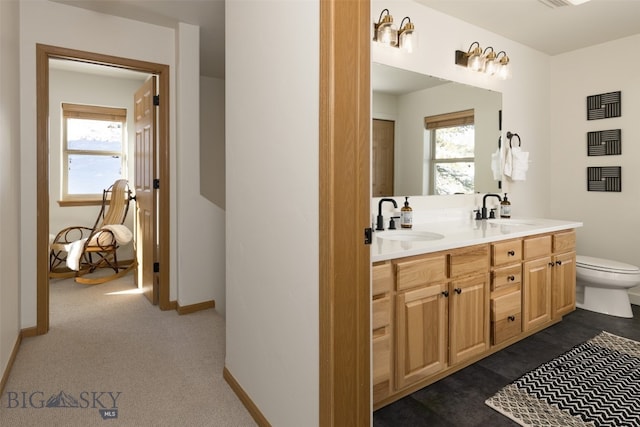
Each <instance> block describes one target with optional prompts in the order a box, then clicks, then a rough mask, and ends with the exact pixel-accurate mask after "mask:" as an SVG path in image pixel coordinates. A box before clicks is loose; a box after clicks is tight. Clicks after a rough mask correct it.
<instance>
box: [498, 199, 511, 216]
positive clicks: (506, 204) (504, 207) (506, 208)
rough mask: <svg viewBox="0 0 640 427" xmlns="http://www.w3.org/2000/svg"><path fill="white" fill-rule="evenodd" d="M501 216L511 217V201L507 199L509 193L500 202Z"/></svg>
mask: <svg viewBox="0 0 640 427" xmlns="http://www.w3.org/2000/svg"><path fill="white" fill-rule="evenodd" d="M500 218H511V202H510V201H509V199H507V193H504V198H503V199H502V202H500Z"/></svg>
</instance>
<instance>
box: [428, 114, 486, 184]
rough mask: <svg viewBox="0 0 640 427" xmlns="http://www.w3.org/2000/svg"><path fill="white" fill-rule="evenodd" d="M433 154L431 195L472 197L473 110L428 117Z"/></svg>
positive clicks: (429, 159) (430, 161) (430, 159)
mask: <svg viewBox="0 0 640 427" xmlns="http://www.w3.org/2000/svg"><path fill="white" fill-rule="evenodd" d="M425 127H426V129H427V131H428V139H429V142H430V150H429V152H430V155H429V157H428V158H427V159H425V166H426V167H428V168H429V170H430V173H429V174H425V175H427V176H429V177H430V178H431V179H430V181H429V194H473V193H474V177H475V167H474V162H475V154H474V152H475V128H474V111H473V110H465V111H458V112H455V113H447V114H440V115H437V116H430V117H425Z"/></svg>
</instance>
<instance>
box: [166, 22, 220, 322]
mask: <svg viewBox="0 0 640 427" xmlns="http://www.w3.org/2000/svg"><path fill="white" fill-rule="evenodd" d="M178 28H179V32H178V37H177V40H176V45H177V48H178V49H177V51H178V55H179V58H178V61H177V73H178V75H179V76H180V79H179V81H178V88H177V108H178V111H179V112H180V114H179V116H178V141H179V143H178V147H177V151H178V152H177V162H178V165H177V168H178V176H179V179H178V182H177V185H178V187H177V191H178V192H177V199H176V203H177V205H178V207H179V217H178V248H179V250H178V253H177V257H178V269H179V270H178V275H179V279H180V287H179V291H178V304H179V305H180V306H187V305H191V304H196V303H199V302H203V301H210V300H213V299H215V300H216V307H217V308H218V310H219V311H221V312H222V313H224V310H225V308H224V307H225V302H224V210H222V209H220V208H219V207H217V206H216V205H214V204H213V203H211V201H209V200H207V199H206V198H205V197H203V196H202V195H201V194H200V181H201V178H200V177H201V173H200V160H199V157H200V135H201V132H200V66H199V64H200V63H199V46H200V45H199V43H200V35H199V27H197V26H195V25H189V24H183V23H180V24H179V27H178ZM217 102H218V103H219V102H220V99H218V100H217ZM218 105H220V104H218Z"/></svg>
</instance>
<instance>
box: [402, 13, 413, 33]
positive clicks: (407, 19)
mask: <svg viewBox="0 0 640 427" xmlns="http://www.w3.org/2000/svg"><path fill="white" fill-rule="evenodd" d="M404 21H408V22H407V25H406V26H405V25H404ZM407 30H413V23H412V22H411V18H409V17H408V16H405V17H404V18H402V21H400V32H403V31H407Z"/></svg>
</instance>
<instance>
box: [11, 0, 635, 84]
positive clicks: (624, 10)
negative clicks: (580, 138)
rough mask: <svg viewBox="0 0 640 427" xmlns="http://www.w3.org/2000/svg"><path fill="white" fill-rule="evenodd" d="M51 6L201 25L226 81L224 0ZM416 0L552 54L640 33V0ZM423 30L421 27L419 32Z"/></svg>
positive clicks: (203, 51) (213, 70)
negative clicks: (567, 2)
mask: <svg viewBox="0 0 640 427" xmlns="http://www.w3.org/2000/svg"><path fill="white" fill-rule="evenodd" d="M0 1H1V0H0ZM51 1H55V2H58V3H64V4H68V5H72V6H77V7H82V8H85V9H89V10H94V11H97V12H102V13H108V14H111V15H116V16H120V17H124V18H130V19H135V20H138V21H142V22H147V23H151V24H155V25H162V26H168V27H175V26H176V24H177V22H185V23H188V24H194V25H198V26H200V40H201V43H200V70H201V74H202V75H204V76H208V77H216V78H224V36H225V34H224V26H225V14H224V0H51ZM415 1H416V2H418V3H421V4H423V5H425V6H428V7H430V8H432V9H435V10H438V11H441V12H443V13H446V14H448V15H452V16H455V17H457V18H459V19H461V20H463V21H466V22H468V23H470V24H473V25H476V26H478V27H481V28H485V29H487V30H489V31H492V32H494V33H496V34H500V35H502V36H504V37H506V38H509V39H511V40H514V41H517V42H519V43H522V44H524V45H527V46H529V47H532V48H534V49H536V50H539V51H541V52H545V53H547V54H549V55H557V54H560V53H564V52H569V51H572V50H576V49H580V48H584V47H587V46H593V45H596V44H600V43H604V42H607V41H611V40H615V39H619V38H622V37H626V36H630V35H633V34H637V33H639V32H640V26H639V25H638V20H639V19H640V0H591V1H589V2H587V3H583V4H581V5H578V6H562V7H556V8H551V7H549V6H546V5H545V4H543V2H542V1H541V0H415ZM563 1H564V0H545V2H556V3H557V2H560V3H562V2H563ZM419 25H420V24H419V23H418V22H416V29H417V30H418V31H419V30H420V28H419Z"/></svg>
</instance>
